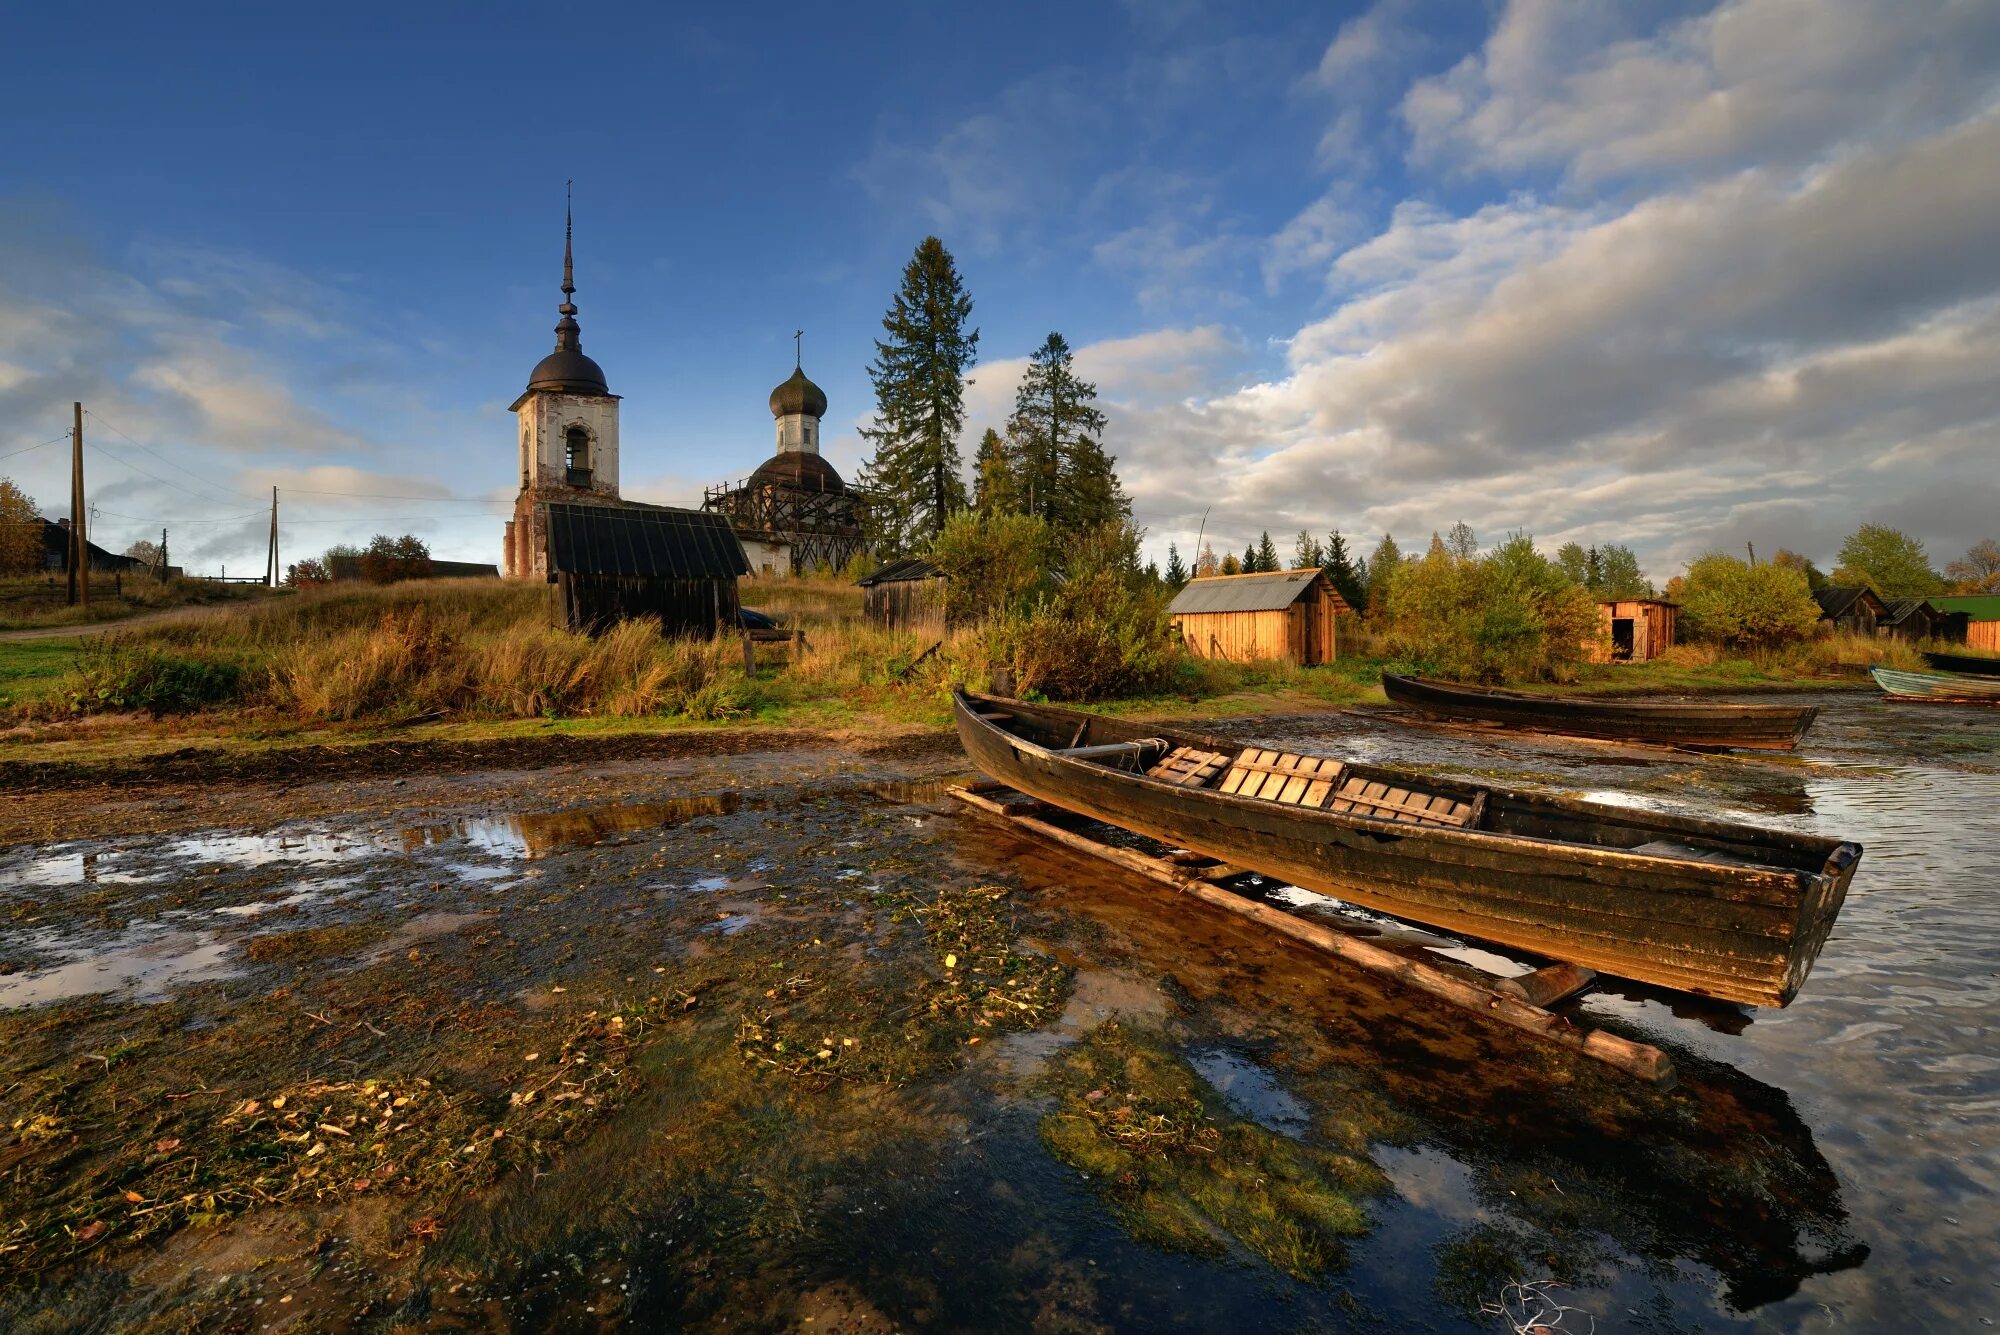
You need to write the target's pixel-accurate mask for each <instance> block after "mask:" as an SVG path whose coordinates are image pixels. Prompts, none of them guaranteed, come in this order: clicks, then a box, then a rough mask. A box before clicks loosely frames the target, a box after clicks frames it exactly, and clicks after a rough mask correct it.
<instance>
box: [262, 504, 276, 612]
mask: <svg viewBox="0 0 2000 1335" xmlns="http://www.w3.org/2000/svg"><path fill="white" fill-rule="evenodd" d="M270 567H271V568H270V570H269V571H268V572H266V573H267V578H266V579H265V581H264V582H265V583H266V584H268V585H269V586H270V587H272V588H274V589H275V588H277V587H278V489H277V488H276V487H273V488H271V555H270Z"/></svg>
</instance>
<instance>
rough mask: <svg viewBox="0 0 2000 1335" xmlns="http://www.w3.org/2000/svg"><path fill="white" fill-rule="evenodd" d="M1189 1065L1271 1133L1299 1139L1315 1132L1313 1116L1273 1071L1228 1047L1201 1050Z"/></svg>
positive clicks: (1242, 1111) (1228, 1101)
mask: <svg viewBox="0 0 2000 1335" xmlns="http://www.w3.org/2000/svg"><path fill="white" fill-rule="evenodd" d="M1188 1065H1190V1066H1192V1067H1194V1069H1195V1073H1196V1074H1197V1075H1199V1076H1200V1077H1201V1078H1202V1079H1204V1080H1206V1081H1208V1083H1209V1084H1210V1085H1213V1086H1214V1087H1215V1092H1216V1093H1218V1094H1220V1095H1222V1097H1223V1100H1224V1101H1225V1102H1227V1103H1228V1104H1229V1106H1230V1107H1232V1108H1234V1109H1235V1110H1236V1111H1237V1112H1239V1113H1241V1114H1242V1115H1243V1116H1245V1117H1247V1118H1249V1119H1250V1120H1251V1121H1253V1122H1255V1123H1256V1124H1257V1125H1259V1126H1261V1127H1263V1128H1264V1129H1265V1130H1267V1131H1276V1132H1277V1133H1278V1134H1279V1135H1282V1136H1290V1137H1291V1138H1292V1139H1294V1140H1297V1139H1298V1138H1299V1137H1301V1136H1303V1135H1305V1133H1306V1132H1308V1131H1310V1130H1312V1113H1311V1112H1309V1111H1308V1110H1307V1109H1306V1105H1305V1104H1303V1103H1301V1102H1299V1100H1298V1099H1296V1098H1294V1097H1293V1096H1292V1095H1291V1094H1290V1093H1289V1092H1288V1091H1287V1090H1286V1089H1285V1088H1284V1087H1283V1086H1282V1085H1280V1084H1279V1083H1278V1081H1277V1078H1276V1077H1275V1076H1273V1075H1272V1074H1271V1073H1270V1072H1269V1071H1267V1070H1265V1069H1264V1068H1263V1067H1261V1066H1259V1065H1258V1064H1257V1063H1256V1062H1253V1061H1251V1060H1250V1059H1249V1058H1248V1057H1245V1056H1243V1055H1242V1054H1241V1053H1237V1052H1231V1051H1230V1050H1229V1049H1228V1048H1199V1049H1196V1050H1195V1051H1193V1052H1190V1053H1189V1054H1188Z"/></svg>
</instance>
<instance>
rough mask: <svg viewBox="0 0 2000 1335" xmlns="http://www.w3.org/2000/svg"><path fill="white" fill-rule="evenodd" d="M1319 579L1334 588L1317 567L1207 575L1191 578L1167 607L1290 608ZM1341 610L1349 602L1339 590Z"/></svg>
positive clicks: (1179, 610)
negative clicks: (1262, 572)
mask: <svg viewBox="0 0 2000 1335" xmlns="http://www.w3.org/2000/svg"><path fill="white" fill-rule="evenodd" d="M1315 581H1317V582H1318V583H1320V584H1323V585H1326V587H1327V588H1328V590H1329V591H1331V590H1332V588H1333V585H1332V582H1331V581H1329V580H1328V579H1327V577H1326V576H1325V574H1324V573H1322V572H1321V571H1320V570H1318V569H1317V568H1314V569H1311V570H1277V571H1271V572H1268V573H1265V574H1257V575H1208V576H1205V577H1203V578H1201V579H1192V580H1189V581H1188V582H1187V586H1186V587H1185V588H1183V589H1182V590H1181V591H1180V592H1179V593H1177V594H1175V595H1174V601H1173V602H1172V603H1171V604H1170V605H1169V606H1168V608H1167V610H1168V611H1169V612H1174V613H1182V612H1277V611H1281V610H1283V609H1284V608H1287V607H1290V606H1291V605H1292V604H1293V603H1295V602H1297V601H1298V600H1299V598H1300V597H1301V596H1302V595H1304V594H1305V593H1306V592H1307V591H1308V590H1310V589H1311V588H1312V587H1313V584H1314V583H1315ZM1333 598H1334V601H1335V602H1336V603H1339V604H1340V608H1341V610H1345V609H1346V608H1347V602H1346V600H1345V599H1343V598H1341V596H1340V595H1339V594H1338V593H1334V595H1333Z"/></svg>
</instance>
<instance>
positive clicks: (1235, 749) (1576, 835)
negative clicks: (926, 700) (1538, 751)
mask: <svg viewBox="0 0 2000 1335" xmlns="http://www.w3.org/2000/svg"><path fill="white" fill-rule="evenodd" d="M952 703H953V710H952V712H953V715H954V717H955V719H956V721H957V724H958V737H959V741H960V742H961V743H962V744H963V745H964V747H965V754H966V756H967V757H968V758H970V759H971V761H972V763H973V764H974V765H977V766H978V767H979V768H980V769H981V770H983V771H984V772H985V773H987V774H989V775H991V776H992V777H993V778H994V779H997V780H998V781H1000V782H1001V783H1003V784H1006V785H1007V786H1009V787H1011V788H1015V789H1018V790H1019V791H1021V792H1023V793H1027V794H1028V795H1030V796H1031V797H1038V798H1040V799H1041V800H1042V801H1044V802H1047V803H1050V804H1051V805H1054V806H1058V807H1062V808H1064V809H1066V810H1069V811H1073V812H1076V813H1077V814H1078V815H1081V816H1088V817H1090V818H1092V819H1095V820H1101V821H1106V822H1109V823H1110V824H1113V825H1118V826H1122V827H1123V828H1125V829H1127V830H1132V831H1136V832H1137V833H1140V834H1145V835H1150V836H1152V837H1153V838H1155V839H1161V840H1165V841H1167V842H1168V843H1171V844H1174V845H1176V846H1178V847H1181V848H1185V849H1188V850H1190V851H1192V852H1195V853H1198V854H1204V855H1206V856H1208V857H1212V858H1216V859H1219V860H1220V861H1222V862H1224V863H1226V864H1228V865H1231V866H1236V867H1242V868H1245V869H1247V870H1250V871H1255V872H1260V873H1262V874H1264V875H1266V876H1273V877H1276V878H1278V879H1279V880H1282V881H1286V882H1288V883H1290V884H1292V885H1297V886H1303V887H1305V888H1306V889H1309V890H1318V891H1321V892H1323V893H1325V894H1329V895H1336V896H1338V897H1339V898H1341V899H1344V900H1348V901H1350V902H1352V903H1355V904H1360V905H1362V906H1363V907H1365V908H1370V909H1374V910H1377V911H1378V912H1382V913H1391V914H1394V915H1396V916H1397V917H1400V918H1407V919H1409V920H1411V921H1413V922H1420V923H1426V924H1429V925H1430V926H1433V927H1438V928H1441V929H1443V930H1445V931H1448V932H1462V933H1464V934H1466V935H1468V936H1474V937H1478V938H1480V939H1482V940H1486V941H1495V942H1498V943H1499V944H1501V945H1503V946H1511V947H1514V948H1516V949H1520V950H1525V951H1530V952H1532V953H1534V954H1537V955H1545V956H1548V957H1551V958H1554V959H1558V960H1563V961H1566V962H1568V963H1571V964H1579V965H1582V966H1584V967H1585V968H1590V969H1596V970H1598V971H1600V972H1603V973H1609V974H1615V975H1617V976H1618V977H1621V978H1632V979H1637V980H1639V981H1640V982H1646V983H1654V984H1657V985H1658V986H1661V987H1668V988H1674V989H1677V990H1680V991H1683V992H1699V993H1703V994H1705V995H1707V996H1712V997H1721V998H1723V999H1724V1000H1728V1001H1741V1002H1748V1003H1750V1004H1752V1005H1757V1006H1783V1005H1784V1004H1785V1003H1787V1002H1789V1001H1790V1000H1791V999H1792V997H1793V995H1794V994H1796V993H1797V992H1798V990H1799V985H1800V984H1801V983H1803V982H1804V981H1805V977H1806V971H1807V970H1809V969H1811V968H1812V964H1813V959H1814V957H1815V956H1817V955H1818V954H1819V950H1820V947H1821V946H1822V945H1824V944H1825V942H1826V938H1827V934H1828V933H1829V932H1830V931H1831V930H1832V928H1833V921H1834V917H1835V915H1836V914H1838V913H1839V912H1840V906H1841V903H1842V901H1843V900H1844V899H1845V898H1846V896H1847V887H1848V883H1849V881H1851V880H1852V879H1853V876H1854V867H1855V864H1856V863H1857V862H1858V861H1860V858H1861V846H1860V845H1859V844H1854V843H1848V842H1845V841H1843V840H1839V839H1830V838H1826V837H1824V836H1821V835H1808V834H1795V833H1793V832H1791V831H1788V830H1765V829H1758V828H1756V827H1754V826H1749V825H1740V824H1737V823H1736V822H1734V821H1721V820H1711V819H1706V818H1702V817H1696V816H1679V815H1669V814H1667V813H1665V812H1657V811H1647V810H1642V809H1638V808H1633V807H1624V806H1611V805H1608V804H1603V803H1597V802H1582V801H1578V800H1576V799H1575V798H1569V797H1555V796H1543V795H1541V794H1537V793H1523V792H1512V791H1509V790H1507V789H1505V788H1495V787H1489V786H1487V785H1485V784H1477V783H1468V782H1466V781H1464V780H1462V779H1451V778H1444V777H1433V776H1430V775H1426V774H1417V773H1410V772H1406V771H1399V770H1393V769H1385V768H1382V767H1380V766H1376V765H1362V764H1349V763H1346V762H1343V761H1340V760H1336V759H1333V758H1332V757H1326V756H1309V755H1303V754H1292V753H1290V752H1282V751H1273V750H1260V749H1258V748H1257V747H1254V746H1244V745H1243V744H1242V743H1240V742H1232V741H1225V740H1223V739H1220V738H1215V737H1204V736H1197V735H1194V734H1183V733H1174V732H1168V731H1165V730H1163V729H1158V728H1154V727H1152V726H1151V725H1148V724H1141V723H1130V722H1127V721H1125V720H1123V719H1115V718H1106V717H1103V716H1102V715H1097V714H1085V713H1080V712H1078V711H1075V710H1070V709H1058V708H1056V707H1055V706H1053V705H1041V704H1029V703H1028V702H1026V701H1022V700H1008V699H1002V698H999V697H996V696H990V695H972V694H969V693H968V692H966V691H963V690H960V691H957V692H955V693H954V695H953V702H952Z"/></svg>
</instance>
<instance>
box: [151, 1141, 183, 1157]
mask: <svg viewBox="0 0 2000 1335" xmlns="http://www.w3.org/2000/svg"><path fill="white" fill-rule="evenodd" d="M180 1147H181V1143H180V1141H178V1140H172V1139H169V1140H156V1141H154V1142H153V1150H154V1152H155V1153H157V1154H172V1153H173V1152H174V1151H175V1150H177V1149H179V1148H180Z"/></svg>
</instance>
